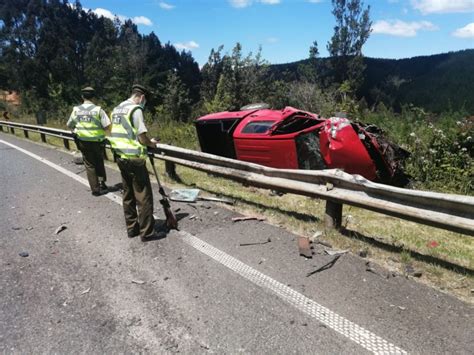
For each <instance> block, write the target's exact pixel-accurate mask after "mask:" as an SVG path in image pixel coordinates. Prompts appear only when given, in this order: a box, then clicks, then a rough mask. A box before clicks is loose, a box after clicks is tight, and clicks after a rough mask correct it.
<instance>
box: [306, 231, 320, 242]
mask: <svg viewBox="0 0 474 355" xmlns="http://www.w3.org/2000/svg"><path fill="white" fill-rule="evenodd" d="M322 235H323V232H321V231H317V232H315V233H314V234H313V235H312V236H311V237H310V238H309V241H310V242H314V241H316V239H318V238H319V237H321V236H322Z"/></svg>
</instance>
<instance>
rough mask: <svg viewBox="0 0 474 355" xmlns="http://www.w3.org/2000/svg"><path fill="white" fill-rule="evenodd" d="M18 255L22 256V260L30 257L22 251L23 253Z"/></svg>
mask: <svg viewBox="0 0 474 355" xmlns="http://www.w3.org/2000/svg"><path fill="white" fill-rule="evenodd" d="M18 255H20V256H21V257H22V258H26V257H28V256H29V255H30V254H28V253H27V252H26V251H22V252H21V253H20V254H18Z"/></svg>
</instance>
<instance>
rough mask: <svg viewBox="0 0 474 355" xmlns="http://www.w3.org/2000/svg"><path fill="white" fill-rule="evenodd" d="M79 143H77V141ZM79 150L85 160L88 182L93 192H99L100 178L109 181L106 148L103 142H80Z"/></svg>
mask: <svg viewBox="0 0 474 355" xmlns="http://www.w3.org/2000/svg"><path fill="white" fill-rule="evenodd" d="M76 142H77V141H76ZM77 143H78V149H79V150H80V151H81V153H82V157H83V158H84V165H85V167H86V172H87V180H89V186H90V187H91V191H92V192H99V191H100V189H99V178H101V180H102V181H106V180H107V176H106V174H105V167H104V146H103V143H102V142H86V141H81V140H80V141H79V142H77Z"/></svg>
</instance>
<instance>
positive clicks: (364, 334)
mask: <svg viewBox="0 0 474 355" xmlns="http://www.w3.org/2000/svg"><path fill="white" fill-rule="evenodd" d="M0 143H3V144H5V145H8V146H10V147H12V148H14V149H17V150H18V151H20V152H22V153H25V154H26V155H28V156H30V157H32V158H34V159H36V160H38V161H40V162H42V163H44V164H46V165H48V166H50V167H52V168H53V169H56V170H57V171H59V172H61V173H63V174H65V175H67V176H69V177H71V178H73V179H74V180H76V181H77V182H80V183H81V184H83V185H85V186H89V183H88V181H87V180H86V179H84V178H82V177H80V176H78V175H76V174H75V173H73V172H72V171H69V170H67V169H65V168H63V167H61V166H59V165H57V164H55V163H53V162H51V161H49V160H47V159H44V158H42V157H40V156H39V155H36V154H34V153H31V152H30V151H28V150H26V149H23V148H20V147H18V146H16V145H14V144H11V143H8V142H5V141H2V140H0ZM104 196H105V197H107V198H109V199H110V200H112V201H113V202H116V203H118V204H120V205H121V204H122V199H121V197H120V196H117V195H115V194H112V193H109V194H106V195H104ZM178 234H179V235H180V236H181V237H182V239H183V241H184V242H185V243H186V244H188V245H190V246H192V247H193V248H195V249H196V250H198V251H200V252H201V253H203V254H205V255H207V256H209V257H211V258H212V259H214V260H215V261H217V262H218V263H220V264H222V265H223V266H225V267H227V268H229V269H230V270H232V271H234V272H235V273H237V274H239V275H240V276H242V277H243V278H245V279H247V280H248V281H250V282H252V283H253V284H255V285H257V286H259V287H261V288H264V289H267V290H269V291H271V292H272V293H273V294H275V295H276V296H278V297H279V298H281V299H282V300H284V301H285V302H287V303H289V304H290V305H292V306H293V307H295V308H296V309H298V310H300V311H301V312H303V313H305V314H307V315H309V316H310V317H312V318H315V319H316V320H318V321H319V322H321V323H323V324H324V325H326V326H327V327H329V328H331V329H333V330H334V331H336V332H338V333H339V334H341V335H343V336H345V337H346V338H348V339H350V340H351V341H353V342H355V343H357V344H359V345H360V346H362V347H363V348H365V349H367V350H368V351H370V352H373V353H374V354H407V352H406V351H405V350H402V349H400V348H399V347H397V346H395V345H393V344H392V343H390V342H388V341H386V340H385V339H383V338H381V337H379V336H378V335H376V334H374V333H372V332H370V331H368V330H366V329H364V328H362V327H361V326H359V325H357V324H355V323H353V322H351V321H349V320H347V319H346V318H344V317H342V316H340V315H338V314H337V313H335V312H333V311H331V310H330V309H328V308H326V307H324V306H321V305H320V304H318V303H317V302H315V301H314V300H312V299H310V298H308V297H306V296H304V295H302V294H301V293H299V292H297V291H295V290H293V289H292V288H290V287H288V286H286V285H284V284H282V283H281V282H278V281H276V280H274V279H272V278H271V277H269V276H267V275H265V274H263V273H261V272H260V271H258V270H256V269H254V268H252V267H251V266H249V265H247V264H245V263H243V262H241V261H240V260H238V259H236V258H234V257H233V256H231V255H229V254H227V253H225V252H223V251H221V250H219V249H217V248H215V247H213V246H212V245H211V244H208V243H206V242H205V241H203V240H201V239H199V238H197V237H195V236H194V235H192V234H190V233H188V232H185V231H179V232H178Z"/></svg>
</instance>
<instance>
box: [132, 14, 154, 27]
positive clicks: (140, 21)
mask: <svg viewBox="0 0 474 355" xmlns="http://www.w3.org/2000/svg"><path fill="white" fill-rule="evenodd" d="M132 21H133V22H134V23H136V24H137V25H144V26H153V22H151V20H150V19H149V18H148V17H145V16H135V17H134V18H132Z"/></svg>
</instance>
